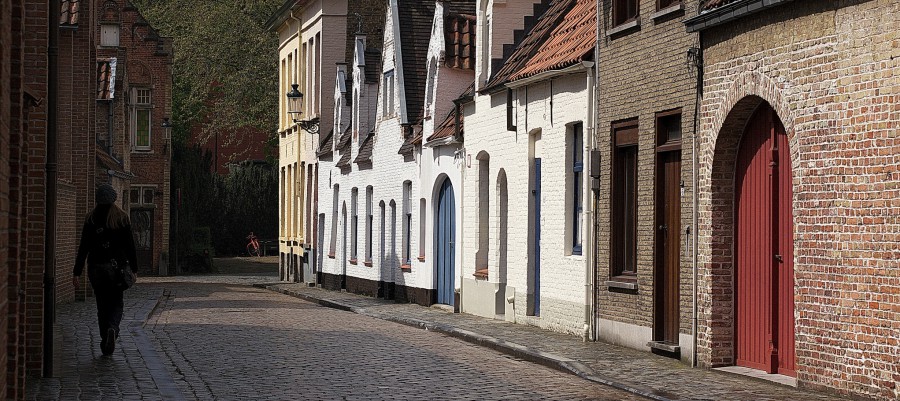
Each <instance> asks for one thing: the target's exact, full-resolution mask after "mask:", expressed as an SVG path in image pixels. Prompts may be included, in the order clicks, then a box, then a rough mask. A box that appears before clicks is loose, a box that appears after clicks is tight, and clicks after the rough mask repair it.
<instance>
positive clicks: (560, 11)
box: [485, 0, 597, 90]
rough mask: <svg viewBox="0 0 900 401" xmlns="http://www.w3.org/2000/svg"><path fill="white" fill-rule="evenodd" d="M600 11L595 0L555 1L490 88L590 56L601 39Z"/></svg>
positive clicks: (493, 80) (572, 63)
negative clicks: (597, 32)
mask: <svg viewBox="0 0 900 401" xmlns="http://www.w3.org/2000/svg"><path fill="white" fill-rule="evenodd" d="M596 12H597V2H596V1H594V0H555V1H553V3H552V4H550V8H549V9H547V11H546V12H544V13H543V14H542V15H541V16H540V19H539V20H538V21H537V24H536V25H535V26H534V28H533V29H532V30H531V31H530V32H529V33H528V36H526V37H525V39H523V40H522V43H520V44H519V46H518V47H517V48H516V50H515V51H513V53H512V54H511V55H510V57H509V59H507V60H506V62H505V63H504V64H503V67H501V68H500V69H499V70H498V71H497V73H496V74H495V75H494V77H493V78H491V80H490V82H488V84H487V85H486V86H485V88H486V90H490V89H491V88H495V87H497V86H500V85H503V84H504V83H506V82H510V81H513V80H516V79H521V78H525V77H529V76H532V75H536V74H539V73H542V72H545V71H550V70H555V69H560V68H564V67H568V66H571V65H574V64H577V63H579V62H581V61H584V60H586V59H588V58H589V56H590V55H592V54H593V51H594V45H595V43H596V40H597V37H596V31H597V15H596Z"/></svg>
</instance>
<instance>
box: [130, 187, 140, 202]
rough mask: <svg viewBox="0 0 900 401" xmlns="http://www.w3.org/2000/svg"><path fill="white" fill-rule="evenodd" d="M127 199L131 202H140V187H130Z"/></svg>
mask: <svg viewBox="0 0 900 401" xmlns="http://www.w3.org/2000/svg"><path fill="white" fill-rule="evenodd" d="M129 201H130V202H131V203H141V191H140V188H131V196H129Z"/></svg>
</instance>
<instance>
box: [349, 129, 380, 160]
mask: <svg viewBox="0 0 900 401" xmlns="http://www.w3.org/2000/svg"><path fill="white" fill-rule="evenodd" d="M374 136H375V132H370V133H369V134H368V135H366V137H365V138H363V140H362V142H360V143H359V154H358V155H357V156H356V159H354V160H353V162H354V163H356V164H359V163H371V162H372V143H374V142H375V141H373V140H372V138H373V137H374Z"/></svg>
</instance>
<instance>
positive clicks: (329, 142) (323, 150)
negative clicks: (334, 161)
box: [316, 128, 334, 157]
mask: <svg viewBox="0 0 900 401" xmlns="http://www.w3.org/2000/svg"><path fill="white" fill-rule="evenodd" d="M333 144H334V128H332V129H331V131H328V135H325V139H323V140H322V142H321V143H319V150H317V151H316V156H318V157H322V156H325V155H327V154H330V153H331V147H332V146H333Z"/></svg>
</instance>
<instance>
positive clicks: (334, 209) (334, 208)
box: [328, 184, 340, 259]
mask: <svg viewBox="0 0 900 401" xmlns="http://www.w3.org/2000/svg"><path fill="white" fill-rule="evenodd" d="M339 193H340V187H339V186H338V185H337V184H335V185H334V196H333V198H332V205H331V240H330V241H329V243H328V257H329V258H332V259H334V255H335V251H336V248H337V224H338V194H339Z"/></svg>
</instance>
